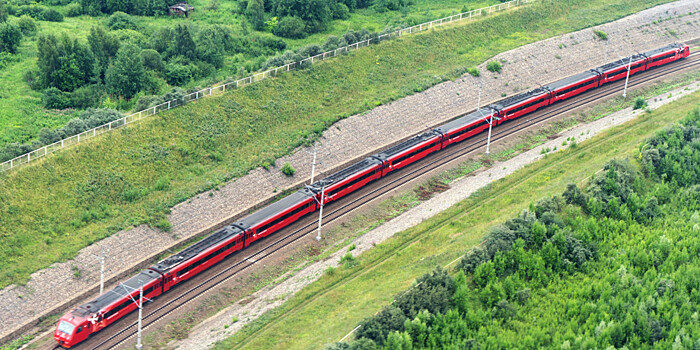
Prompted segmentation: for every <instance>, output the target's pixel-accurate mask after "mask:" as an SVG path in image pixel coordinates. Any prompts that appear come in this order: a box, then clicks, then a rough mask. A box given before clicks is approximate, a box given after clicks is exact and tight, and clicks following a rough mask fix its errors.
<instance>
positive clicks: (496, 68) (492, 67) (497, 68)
mask: <svg viewBox="0 0 700 350" xmlns="http://www.w3.org/2000/svg"><path fill="white" fill-rule="evenodd" d="M501 67H502V65H501V62H498V61H490V62H489V63H487V64H486V69H488V70H489V71H491V72H493V73H500V72H501Z"/></svg>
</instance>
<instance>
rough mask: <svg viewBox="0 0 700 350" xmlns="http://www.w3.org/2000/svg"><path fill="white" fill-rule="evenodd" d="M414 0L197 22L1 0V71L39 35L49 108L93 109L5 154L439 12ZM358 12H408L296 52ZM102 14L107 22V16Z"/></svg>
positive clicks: (239, 9)
mask: <svg viewBox="0 0 700 350" xmlns="http://www.w3.org/2000/svg"><path fill="white" fill-rule="evenodd" d="M412 1H413V0H411V1H409V0H239V1H237V2H234V5H232V7H231V8H230V13H228V14H226V16H230V15H232V16H234V17H233V18H235V19H236V21H235V22H231V23H225V24H224V23H220V21H214V20H209V21H204V22H202V21H199V22H192V21H188V20H186V19H184V18H183V20H176V21H169V22H170V23H171V24H165V25H160V24H159V25H157V26H152V25H145V24H146V23H149V22H147V21H146V20H145V18H149V16H150V17H153V18H154V20H155V18H157V17H159V16H161V17H162V16H164V15H165V14H167V10H168V6H170V5H172V4H174V3H176V2H179V1H177V0H79V1H74V2H71V0H42V1H40V2H38V3H37V2H34V1H32V0H8V1H7V2H6V3H4V2H3V1H2V0H0V69H2V68H3V67H4V66H7V65H8V64H11V63H12V62H15V61H16V60H17V59H18V57H20V56H19V50H20V48H21V47H22V43H23V42H24V41H25V40H30V42H32V43H35V44H32V46H35V49H36V55H35V57H36V64H35V65H34V66H33V67H32V68H30V69H28V70H27V71H25V72H23V80H24V81H25V82H26V83H27V85H28V86H29V87H30V88H31V89H32V90H34V91H37V92H40V93H41V99H40V104H41V107H43V108H44V109H46V110H53V111H57V112H59V113H63V112H61V111H71V110H76V111H84V112H82V113H75V115H74V117H73V119H72V120H70V121H68V122H67V123H66V124H65V125H64V126H62V127H60V128H44V129H42V130H39V132H38V133H37V134H38V135H37V134H35V135H34V137H32V138H31V139H32V141H31V142H29V143H24V144H21V143H19V142H12V143H9V144H6V145H0V161H5V160H8V159H11V158H14V157H16V156H19V155H21V154H24V153H26V152H29V151H31V150H34V149H37V148H39V147H41V146H43V145H46V144H49V143H51V142H55V141H56V140H60V139H62V138H65V137H68V136H72V135H75V134H77V133H80V132H82V131H85V130H88V129H89V128H91V127H93V126H94V125H96V124H95V123H94V121H96V120H99V121H111V120H114V119H116V118H119V117H121V116H123V115H122V114H121V112H118V111H122V112H123V111H128V110H136V111H138V110H142V109H144V108H147V107H150V106H153V105H156V104H158V103H162V102H163V101H166V100H172V99H176V98H181V97H182V96H184V95H185V94H186V93H188V92H193V91H196V90H198V89H199V88H201V87H202V84H205V85H209V84H213V83H215V82H218V81H221V80H225V79H227V80H229V81H230V80H233V79H237V78H243V77H245V76H248V75H249V74H251V73H252V72H255V71H257V70H260V69H267V68H270V67H276V66H280V65H284V64H286V63H289V62H294V61H299V60H301V59H303V58H306V57H309V56H313V55H317V54H319V53H322V52H324V51H328V50H333V49H335V48H338V47H342V46H345V45H348V44H353V43H355V42H359V41H362V40H367V39H369V38H372V37H376V36H377V35H379V34H381V32H387V31H392V30H394V29H396V28H397V27H404V26H407V25H412V24H415V23H418V22H422V21H425V20H429V19H432V17H431V15H430V14H429V11H426V12H425V14H424V15H423V16H412V17H411V16H408V15H409V6H411V5H412V4H413V2H412ZM469 2H472V1H468V3H469ZM490 2H493V1H490ZM482 3H483V2H477V3H476V4H475V5H481V4H482ZM486 3H489V1H487V2H486ZM221 6H223V4H219V3H218V1H217V0H211V1H210V3H209V5H208V6H207V7H206V8H204V10H203V11H204V12H210V13H218V12H217V11H218V8H219V7H221ZM227 6H230V5H229V4H227ZM57 9H59V10H61V11H58V10H57ZM469 9H470V8H469V7H466V6H465V7H463V8H462V10H464V11H466V10H469ZM358 10H364V11H370V12H371V13H383V12H386V11H395V12H396V13H397V17H402V18H403V20H402V21H401V23H399V24H396V25H387V26H386V27H385V28H384V29H383V30H381V31H370V30H367V29H359V30H352V29H350V30H346V31H345V33H343V34H342V35H339V36H335V35H328V36H327V37H326V38H325V41H321V42H320V43H319V44H307V45H302V46H296V47H293V50H292V47H289V44H288V40H287V39H301V38H305V37H306V36H308V35H310V34H314V33H321V32H324V31H326V30H327V29H328V28H329V26H330V25H331V23H332V21H333V20H334V19H339V20H345V19H348V18H349V16H350V15H351V13H354V12H355V11H358ZM200 11H202V10H201V9H200ZM454 12H455V11H454V10H453V11H452V13H454ZM89 16H96V20H94V21H91V23H92V24H91V25H90V26H89V27H87V28H85V29H81V30H84V31H86V32H84V33H79V34H78V33H76V34H73V33H71V34H68V33H66V32H61V33H55V32H53V31H42V30H40V29H39V28H40V27H41V26H40V21H51V22H63V21H64V20H65V18H66V17H81V18H89ZM100 17H102V18H104V20H98V19H99V18H100ZM22 103H26V102H24V101H23V102H22ZM18 107H19V106H18ZM107 117H109V118H107ZM110 118H114V119H110ZM37 130H38V129H37Z"/></svg>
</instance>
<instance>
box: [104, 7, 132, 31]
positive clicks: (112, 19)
mask: <svg viewBox="0 0 700 350" xmlns="http://www.w3.org/2000/svg"><path fill="white" fill-rule="evenodd" d="M107 26H108V27H109V29H111V30H119V29H132V30H137V29H138V26H137V25H136V22H134V19H133V18H132V17H131V16H129V15H127V14H126V13H124V12H121V11H117V12H114V13H113V14H112V15H111V16H109V22H107Z"/></svg>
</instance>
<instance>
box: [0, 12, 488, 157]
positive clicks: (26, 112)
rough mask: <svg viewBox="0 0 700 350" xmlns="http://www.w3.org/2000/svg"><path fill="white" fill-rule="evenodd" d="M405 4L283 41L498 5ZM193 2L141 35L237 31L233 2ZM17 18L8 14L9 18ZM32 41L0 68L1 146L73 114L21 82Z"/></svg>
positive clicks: (313, 39)
mask: <svg viewBox="0 0 700 350" xmlns="http://www.w3.org/2000/svg"><path fill="white" fill-rule="evenodd" d="M414 2H415V4H413V5H411V6H409V7H408V11H407V13H406V15H404V14H402V13H401V12H399V11H387V12H384V13H379V14H378V13H375V12H374V11H373V10H368V9H363V10H358V11H356V12H355V13H353V14H352V16H351V17H350V18H349V19H348V20H342V21H341V20H336V21H333V23H332V25H331V28H329V29H328V30H327V31H326V32H324V33H318V34H314V35H311V36H309V37H307V38H305V39H299V40H286V41H287V44H288V45H289V47H290V48H292V49H294V48H298V47H301V46H304V45H306V44H322V43H323V42H324V41H325V40H326V37H328V36H329V35H337V36H340V35H342V34H344V33H345V32H347V31H348V30H349V29H354V30H359V29H362V28H368V29H370V30H373V31H381V30H382V29H384V27H385V26H386V25H389V24H396V23H402V22H406V21H412V20H413V21H415V20H420V21H429V20H432V19H435V18H439V17H444V16H448V15H450V14H452V13H454V12H455V11H456V12H459V10H460V9H461V8H462V6H463V5H464V4H465V3H466V6H468V7H469V8H470V9H474V8H481V7H484V6H489V5H492V4H494V3H498V1H497V0H467V1H457V0H433V1H428V0H418V1H414ZM189 3H190V4H192V5H193V6H195V8H196V12H195V13H194V14H193V15H192V16H190V18H189V19H183V18H179V17H170V16H159V17H146V16H134V18H135V20H136V22H137V23H138V25H139V26H140V27H141V31H142V32H143V33H144V35H145V37H144V39H147V37H148V35H150V33H152V32H153V31H155V30H156V29H157V28H159V27H162V26H174V25H175V24H176V23H182V22H184V21H187V22H189V23H194V24H222V25H226V26H228V27H230V28H232V30H233V31H234V33H238V32H240V21H241V17H240V16H239V15H236V14H234V13H233V11H234V10H235V8H236V7H237V5H236V2H234V1H225V2H219V8H218V9H216V10H210V9H208V8H207V5H208V4H209V1H207V0H194V1H189ZM53 8H55V9H57V10H58V11H63V9H62V6H53ZM15 19H16V18H13V17H11V18H10V21H13V20H15ZM107 19H108V17H107V16H106V15H105V16H100V17H90V16H80V17H74V18H70V17H66V18H65V21H64V22H59V23H53V22H45V21H37V24H38V25H39V28H38V32H45V33H47V32H51V33H54V34H60V33H68V34H69V35H70V36H77V37H80V38H86V37H87V35H88V33H89V30H90V28H91V27H92V26H94V25H104V26H106V25H107ZM36 39H37V35H34V36H28V37H24V38H23V40H22V45H21V48H20V50H19V54H18V55H16V62H13V63H10V64H8V66H7V67H6V68H5V69H2V70H0V146H2V145H4V144H7V143H10V142H22V143H26V142H27V141H28V140H32V139H35V138H36V137H37V135H38V133H39V130H41V128H44V127H48V128H51V129H56V128H59V127H61V126H63V125H65V123H66V122H67V121H68V120H70V119H71V118H74V117H76V114H77V113H75V112H74V111H65V112H63V111H56V110H46V109H44V108H43V106H42V105H41V100H40V99H41V93H40V92H37V91H32V90H31V89H30V88H29V85H28V84H27V83H26V81H25V80H24V78H23V77H24V74H25V73H26V72H28V71H30V70H36V54H37V50H36ZM243 61H244V58H242V57H241V55H235V56H234V55H231V56H228V57H227V58H226V60H225V66H224V67H223V68H222V69H220V70H219V72H218V74H217V75H216V77H214V78H212V79H208V80H207V81H193V82H191V83H190V84H189V85H188V86H190V87H193V86H203V85H206V84H209V83H212V82H216V81H222V80H224V79H226V78H227V77H230V76H234V75H235V74H236V73H237V72H238V67H239V66H241V65H242V64H243Z"/></svg>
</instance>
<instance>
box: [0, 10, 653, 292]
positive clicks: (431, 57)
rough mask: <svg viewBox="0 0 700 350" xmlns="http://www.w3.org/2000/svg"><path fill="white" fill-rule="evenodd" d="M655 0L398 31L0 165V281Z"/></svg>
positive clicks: (16, 278) (23, 276)
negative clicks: (396, 102) (353, 124)
mask: <svg viewBox="0 0 700 350" xmlns="http://www.w3.org/2000/svg"><path fill="white" fill-rule="evenodd" d="M662 2H666V0H656V1H654V2H644V3H642V2H640V1H634V0H627V1H621V2H617V3H615V4H609V3H608V1H607V0H595V1H588V0H575V1H569V2H567V3H566V4H564V3H562V2H557V3H554V4H544V3H540V4H538V5H533V6H530V7H526V8H522V9H520V10H518V11H517V12H513V13H509V14H505V15H501V16H502V17H499V16H494V17H489V18H486V19H482V20H480V21H476V22H472V23H468V24H462V25H459V26H455V27H452V28H449V29H445V30H438V31H432V32H429V33H423V34H417V35H413V36H409V37H404V38H401V39H398V40H394V41H390V42H386V43H383V44H382V45H378V46H373V47H370V48H367V49H363V50H358V51H355V52H353V53H352V54H350V55H349V56H347V57H341V58H338V59H336V60H334V61H332V62H328V63H322V64H319V65H318V66H316V67H315V68H314V69H312V70H310V71H297V72H293V73H290V74H287V75H284V76H282V77H280V78H277V79H271V80H267V81H264V82H261V83H259V84H256V85H253V86H250V87H247V88H245V89H242V90H240V91H237V92H235V93H232V94H227V95H225V96H222V97H215V98H209V99H206V100H203V101H201V102H197V103H193V104H190V105H187V106H185V107H182V108H179V109H177V110H173V111H170V112H167V113H164V114H162V115H160V116H158V117H156V118H155V119H153V120H150V121H147V122H144V123H142V124H140V125H137V126H135V127H133V128H127V129H123V130H121V131H119V132H115V133H112V134H110V135H108V136H106V137H101V138H99V139H97V140H95V141H93V142H90V143H89V144H87V145H83V146H79V147H76V148H73V149H71V150H67V151H65V152H60V153H59V154H58V155H57V156H55V157H49V158H48V159H46V160H44V161H42V162H40V163H39V164H36V165H34V166H29V167H24V168H21V169H19V170H17V171H13V172H9V173H7V174H3V175H0V176H1V178H2V181H1V183H0V245H1V246H2V247H1V248H0V287H4V286H6V285H8V284H9V283H13V282H20V283H21V282H24V281H26V280H27V279H28V277H29V274H31V273H32V272H34V271H36V270H38V269H41V268H44V267H47V266H48V265H50V264H51V263H53V262H55V261H60V260H64V259H67V258H70V257H72V256H74V255H75V254H76V252H77V251H78V250H79V249H80V248H82V247H84V246H86V245H88V244H91V243H92V242H94V241H96V240H98V239H100V238H103V237H105V236H107V235H109V234H111V233H114V232H116V231H118V230H119V229H122V228H125V227H129V226H130V225H135V224H139V223H142V222H150V223H152V224H155V223H157V222H160V223H162V220H164V219H162V217H163V213H164V212H166V211H167V208H168V207H170V206H172V205H174V204H175V203H178V202H180V201H183V200H185V199H187V198H189V197H191V196H192V195H194V194H195V193H197V192H200V191H202V190H205V189H209V188H212V187H214V186H216V185H217V184H220V183H222V182H224V181H225V180H227V179H230V178H232V177H236V176H241V175H243V174H245V173H246V172H247V171H248V170H249V169H251V168H253V167H255V166H258V165H261V164H264V163H265V162H268V163H269V162H270V160H271V159H274V158H276V157H279V156H281V155H283V154H286V153H288V152H289V151H290V150H291V149H293V148H294V147H296V146H298V145H300V144H302V143H303V142H306V141H307V139H308V138H309V137H312V136H313V132H316V133H320V132H321V131H322V130H324V129H325V128H326V127H327V126H329V125H330V124H332V123H333V122H335V121H336V120H338V119H339V118H342V117H344V116H348V115H352V114H354V113H358V112H361V111H364V110H367V109H369V108H371V107H374V106H375V105H378V104H381V103H384V102H387V101H390V100H393V99H397V98H400V97H403V96H405V95H408V94H411V93H413V92H414V91H419V90H422V89H425V88H427V87H429V86H432V85H434V84H436V83H438V82H440V81H443V80H445V79H449V78H453V77H456V76H457V74H456V73H455V72H459V71H460V70H462V69H464V68H465V67H469V66H473V65H475V64H477V63H480V62H483V61H484V60H486V59H487V58H488V57H491V56H492V55H494V54H496V53H499V52H502V51H505V50H509V49H512V48H514V47H517V46H520V45H523V44H526V43H528V42H533V41H536V40H541V39H544V38H546V37H551V36H553V35H556V34H559V33H563V32H568V31H571V30H576V29H580V28H583V27H587V26H590V25H593V24H598V23H601V22H605V21H610V20H613V19H616V18H619V17H622V16H624V15H626V14H629V13H633V12H636V11H639V10H641V9H643V8H647V7H650V6H652V5H653V4H655V3H662ZM504 18H507V19H508V20H507V21H504V20H503V19H504ZM504 69H508V68H507V67H506V68H504ZM369 82H371V84H370V83H369ZM348 91H352V92H353V93H352V94H348V93H347V92H348ZM274 171H276V170H274Z"/></svg>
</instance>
